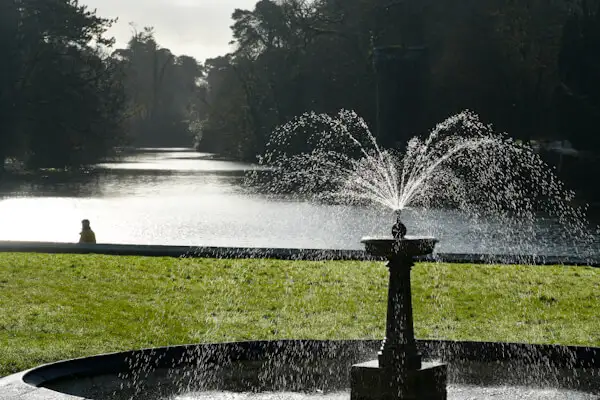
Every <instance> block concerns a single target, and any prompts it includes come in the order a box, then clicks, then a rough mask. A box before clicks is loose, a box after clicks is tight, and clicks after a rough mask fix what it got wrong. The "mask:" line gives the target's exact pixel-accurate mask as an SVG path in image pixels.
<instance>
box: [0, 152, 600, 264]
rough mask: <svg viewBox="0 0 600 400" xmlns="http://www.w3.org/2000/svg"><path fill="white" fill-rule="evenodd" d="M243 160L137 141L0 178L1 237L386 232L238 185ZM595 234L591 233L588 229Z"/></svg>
mask: <svg viewBox="0 0 600 400" xmlns="http://www.w3.org/2000/svg"><path fill="white" fill-rule="evenodd" d="M250 168H253V167H252V166H251V165H248V164H243V163H238V162H232V161H222V160H218V159H214V158H213V157H212V156H211V155H210V154H203V153H197V152H194V151H193V150H191V149H139V150H137V151H134V152H131V153H128V154H127V155H125V156H124V157H122V158H121V159H119V161H116V162H108V163H104V164H99V165H98V166H97V168H96V170H95V171H94V172H93V173H90V174H87V175H86V174H83V175H82V174H78V175H76V176H71V175H67V174H60V173H48V175H47V176H36V177H30V178H27V179H23V180H20V181H18V182H14V181H12V182H2V183H1V184H0V199H1V200H0V240H23V241H53V242H76V241H77V240H78V238H79V235H78V233H79V230H80V221H81V219H84V218H88V219H90V220H91V224H92V228H93V229H94V231H95V232H96V236H97V239H98V242H99V243H100V242H101V243H120V244H162V245H191V246H228V247H246V246H247V247H284V248H335V249H360V248H362V246H361V244H360V239H361V237H363V236H366V235H375V234H386V233H388V231H389V229H390V227H391V224H392V223H393V216H392V214H391V213H390V212H386V211H382V210H374V209H371V208H366V207H350V206H344V205H329V204H318V203H315V202H311V201H306V200H305V201H302V200H298V199H294V198H292V197H285V196H279V197H277V198H274V197H273V196H267V195H265V194H261V193H256V192H254V191H251V190H249V189H248V188H246V187H245V186H244V185H243V179H242V178H243V175H244V172H245V171H246V170H248V169H250ZM404 222H405V224H406V225H407V226H408V229H409V233H410V234H413V235H416V234H423V235H434V236H435V237H437V238H439V239H440V243H439V245H438V247H437V250H438V251H441V252H452V253H527V254H549V255H575V254H580V255H582V254H585V253H587V254H589V253H595V252H596V251H597V249H598V248H599V247H600V244H599V243H598V241H596V243H594V244H592V245H590V244H589V243H588V244H586V245H584V246H580V245H578V243H577V242H578V241H577V240H575V241H574V243H571V244H569V243H567V242H566V241H565V240H564V239H563V238H561V237H559V236H557V235H556V231H557V229H556V222H555V221H553V220H552V219H549V218H544V217H543V216H540V218H539V219H538V221H536V223H535V224H534V225H533V226H529V227H523V226H521V224H519V223H517V224H516V225H515V226H507V225H505V224H504V223H501V222H494V221H490V220H484V221H472V220H470V219H469V218H467V217H466V216H465V215H464V214H461V213H458V212H455V211H447V210H428V211H423V210H407V211H406V212H405V216H404ZM596 240H597V237H596Z"/></svg>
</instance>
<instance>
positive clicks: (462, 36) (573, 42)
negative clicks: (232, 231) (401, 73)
mask: <svg viewBox="0 0 600 400" xmlns="http://www.w3.org/2000/svg"><path fill="white" fill-rule="evenodd" d="M391 3H398V5H397V6H395V7H394V6H392V7H387V8H386V7H382V5H386V4H391ZM233 20H234V23H233V26H232V30H233V35H234V44H235V51H233V52H232V53H231V54H228V55H226V56H223V57H219V58H216V59H212V60H207V61H206V64H205V68H206V71H207V76H206V81H207V83H208V87H209V92H208V96H207V103H208V110H207V118H206V120H205V121H204V123H203V126H202V128H203V129H202V136H201V137H200V140H199V149H201V150H208V151H214V152H218V153H222V154H226V155H229V156H232V157H235V158H241V159H246V160H253V159H254V157H255V155H256V154H257V153H260V152H261V151H262V150H263V149H264V146H265V144H266V142H267V140H268V138H269V134H270V133H271V132H272V131H273V129H274V127H275V126H277V125H280V124H282V123H284V122H286V121H288V120H290V119H291V118H293V117H294V116H297V115H299V114H301V113H303V112H306V111H311V110H314V111H316V112H330V113H332V112H336V111H338V110H339V109H342V108H346V109H353V110H356V111H357V112H358V114H359V115H361V116H363V117H364V118H365V120H366V121H368V122H369V124H370V125H371V126H372V127H373V129H374V130H375V129H376V125H377V111H376V102H375V99H376V97H377V93H376V90H377V84H376V83H377V76H376V74H375V71H374V68H373V48H374V45H399V46H406V47H410V46H418V45H425V46H426V47H427V50H428V51H427V64H426V71H425V75H424V76H425V79H422V80H421V84H420V85H414V84H412V85H411V84H410V83H411V82H408V84H407V86H406V87H408V88H409V89H408V90H410V91H412V92H411V93H407V94H406V96H405V103H404V104H398V105H397V108H398V110H397V112H398V113H399V114H402V113H403V109H404V110H410V111H408V112H406V111H405V112H404V114H406V119H407V120H409V119H411V118H412V119H413V120H412V121H410V122H411V124H409V125H410V131H408V132H407V131H406V129H404V130H402V129H398V130H396V131H386V132H382V133H380V139H382V140H383V141H384V142H385V143H393V144H397V143H400V144H401V143H403V142H404V141H405V140H406V139H407V137H408V136H412V135H413V134H420V133H423V132H425V131H426V130H428V129H430V128H431V127H432V126H434V125H435V123H437V122H439V121H441V120H443V119H444V118H446V117H447V116H449V115H451V114H454V113H457V112H459V111H461V110H463V109H467V108H468V109H471V110H474V111H475V112H477V113H478V114H480V115H481V117H482V119H483V120H485V121H489V122H492V123H493V124H494V125H495V126H496V128H497V129H499V130H503V131H507V132H509V134H510V135H511V136H513V137H516V138H519V139H522V140H526V141H527V140H537V141H538V142H539V141H541V142H546V143H548V142H551V141H555V140H561V141H562V140H568V141H569V142H570V143H571V144H572V146H574V147H575V148H577V149H582V150H585V151H587V152H592V154H591V155H590V154H589V153H588V154H587V156H588V161H586V163H587V164H586V167H585V168H589V167H590V165H592V167H595V168H598V162H597V161H594V162H592V161H589V158H590V157H591V158H593V157H594V153H595V154H598V153H599V152H600V135H599V134H598V132H597V126H598V122H600V121H599V117H600V97H599V96H600V86H599V85H600V2H598V1H597V0H522V1H513V0H485V1H482V0H473V1H460V2H458V1H450V0H436V1H425V2H423V1H418V2H417V1H415V2H390V1H388V0H385V1H384V0H381V1H373V0H315V1H308V0H279V1H273V0H260V1H258V2H257V3H256V6H255V8H254V9H252V10H236V11H235V13H234V14H233ZM380 84H381V82H380ZM383 85H385V83H383ZM393 100H397V99H393ZM417 105H418V107H417ZM411 106H412V109H411ZM415 109H418V111H419V113H418V114H419V118H416V119H415V116H414V115H413V114H415ZM381 135H383V136H384V137H381ZM386 135H387V137H386ZM551 157H554V158H556V160H552V158H550V160H551V162H555V163H556V164H558V163H559V161H558V158H559V157H560V156H559V155H557V154H555V155H554V156H551ZM595 157H597V155H596V156H595ZM568 161H569V160H567V159H565V160H562V161H560V162H561V163H563V164H564V163H566V162H568ZM577 162H578V163H579V164H581V162H580V161H577ZM590 162H591V164H590V165H588V164H589V163H590ZM588 170H589V169H588ZM570 171H571V174H572V175H578V174H579V173H578V172H575V171H577V170H576V169H570ZM571 178H572V179H571V180H573V181H576V180H577V176H572V177H571Z"/></svg>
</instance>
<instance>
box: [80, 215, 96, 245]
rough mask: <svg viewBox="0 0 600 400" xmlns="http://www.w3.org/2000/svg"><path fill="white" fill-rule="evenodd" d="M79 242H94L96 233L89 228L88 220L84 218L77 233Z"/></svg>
mask: <svg viewBox="0 0 600 400" xmlns="http://www.w3.org/2000/svg"><path fill="white" fill-rule="evenodd" d="M79 243H86V244H90V243H96V234H95V233H94V231H93V230H92V228H90V220H89V219H84V220H83V221H81V233H80V234H79Z"/></svg>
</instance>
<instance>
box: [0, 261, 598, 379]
mask: <svg viewBox="0 0 600 400" xmlns="http://www.w3.org/2000/svg"><path fill="white" fill-rule="evenodd" d="M387 276H388V274H387V270H386V268H385V264H384V263H381V262H358V261H357V262H351V261H324V262H307V261H275V260H249V259H240V260H215V259H177V258H150V257H119V256H103V255H52V254H33V253H2V254H0V376H3V375H8V374H10V373H14V372H16V371H19V370H24V369H27V368H31V367H33V366H35V365H38V364H42V363H47V362H52V361H57V360H61V359H68V358H74V357H81V356H87V355H93V354H99V353H106V352H112V351H121V350H130V349H139V348H146V347H155V346H166V345H176V344H188V343H200V342H223V341H237V340H269V339H380V338H382V337H383V335H384V326H385V310H386V295H387ZM412 287H413V306H414V319H415V330H416V335H417V337H418V338H422V339H449V340H472V341H500V342H528V343H543V344H563V345H583V346H594V347H598V346H600V318H599V317H598V311H599V310H600V269H594V268H589V267H563V266H512V265H511V266H508V265H471V264H444V263H441V264H432V263H422V264H417V265H416V266H415V268H414V270H413V281H412Z"/></svg>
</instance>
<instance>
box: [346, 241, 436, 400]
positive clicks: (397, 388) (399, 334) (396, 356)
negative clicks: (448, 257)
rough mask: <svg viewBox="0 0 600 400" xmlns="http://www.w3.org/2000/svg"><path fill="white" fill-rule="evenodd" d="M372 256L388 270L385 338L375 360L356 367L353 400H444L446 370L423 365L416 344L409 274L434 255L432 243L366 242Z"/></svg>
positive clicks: (352, 388)
mask: <svg viewBox="0 0 600 400" xmlns="http://www.w3.org/2000/svg"><path fill="white" fill-rule="evenodd" d="M362 242H363V243H364V244H365V247H366V250H367V252H368V253H369V254H372V255H375V256H380V257H386V258H387V259H388V264H387V267H388V269H389V270H390V280H389V287H388V306H387V321H386V335H385V339H384V341H383V344H382V346H381V350H380V352H379V356H378V359H377V360H372V361H369V362H366V363H362V364H357V365H353V366H352V369H351V371H350V387H351V395H350V399H351V400H407V399H415V400H417V399H418V400H445V399H446V398H447V392H446V380H447V366H446V364H442V363H423V362H421V355H420V354H419V353H418V351H417V346H416V342H415V335H414V327H413V318H412V298H411V289H410V271H411V268H412V267H413V265H414V260H413V258H414V257H417V256H422V255H427V254H430V253H431V252H433V248H434V246H435V243H436V242H437V241H436V240H435V239H433V238H409V237H406V238H402V239H393V238H365V239H363V240H362Z"/></svg>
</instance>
